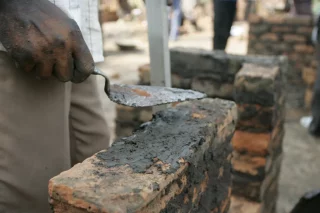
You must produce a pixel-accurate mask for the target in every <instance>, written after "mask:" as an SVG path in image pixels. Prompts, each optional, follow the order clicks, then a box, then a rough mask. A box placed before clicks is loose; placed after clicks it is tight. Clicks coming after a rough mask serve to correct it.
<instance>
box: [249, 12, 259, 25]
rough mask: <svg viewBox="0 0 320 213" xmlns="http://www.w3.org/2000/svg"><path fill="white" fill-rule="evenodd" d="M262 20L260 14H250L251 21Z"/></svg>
mask: <svg viewBox="0 0 320 213" xmlns="http://www.w3.org/2000/svg"><path fill="white" fill-rule="evenodd" d="M261 21H262V18H261V17H260V16H259V15H256V14H250V16H249V23H252V24H257V23H260V22H261Z"/></svg>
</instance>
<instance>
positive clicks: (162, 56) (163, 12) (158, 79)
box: [146, 0, 171, 112]
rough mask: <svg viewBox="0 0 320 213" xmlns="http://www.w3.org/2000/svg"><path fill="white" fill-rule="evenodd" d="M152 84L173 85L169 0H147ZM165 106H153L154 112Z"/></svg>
mask: <svg viewBox="0 0 320 213" xmlns="http://www.w3.org/2000/svg"><path fill="white" fill-rule="evenodd" d="M146 7H147V21H148V37H149V52H150V75H151V85H152V86H166V87H171V68H170V52H169V47H168V10H167V0H146ZM165 108H166V105H164V106H158V107H153V112H156V111H159V110H163V109H165Z"/></svg>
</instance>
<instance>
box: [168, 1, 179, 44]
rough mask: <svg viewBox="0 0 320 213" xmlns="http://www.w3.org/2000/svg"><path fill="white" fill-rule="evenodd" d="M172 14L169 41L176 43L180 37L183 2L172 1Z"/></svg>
mask: <svg viewBox="0 0 320 213" xmlns="http://www.w3.org/2000/svg"><path fill="white" fill-rule="evenodd" d="M171 8H172V13H171V18H170V35H169V39H170V40H172V41H175V40H177V39H178V36H179V29H180V26H181V21H182V8H181V0H172V6H171Z"/></svg>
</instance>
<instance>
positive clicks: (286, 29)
mask: <svg viewBox="0 0 320 213" xmlns="http://www.w3.org/2000/svg"><path fill="white" fill-rule="evenodd" d="M292 31H293V29H292V27H289V26H273V27H272V32H275V33H288V32H292Z"/></svg>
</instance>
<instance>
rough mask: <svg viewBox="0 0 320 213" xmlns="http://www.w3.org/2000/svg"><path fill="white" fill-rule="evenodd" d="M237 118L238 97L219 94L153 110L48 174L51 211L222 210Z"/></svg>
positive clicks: (227, 200)
mask: <svg viewBox="0 0 320 213" xmlns="http://www.w3.org/2000/svg"><path fill="white" fill-rule="evenodd" d="M236 119H237V109H236V104H235V103H233V102H231V101H225V100H220V99H214V100H213V99H204V100H201V101H194V102H187V103H183V104H179V105H177V106H175V107H174V108H170V109H167V110H166V111H162V112H159V113H156V114H155V115H154V117H153V119H152V120H151V121H150V122H148V123H145V124H143V125H142V126H141V127H140V129H138V130H137V131H135V132H134V134H133V135H132V136H129V137H126V138H122V139H119V140H117V141H116V142H115V143H114V144H113V145H112V147H111V148H110V149H108V150H104V151H101V152H99V153H97V154H95V155H94V156H92V157H91V158H89V159H87V160H85V161H84V162H83V163H81V164H77V165H76V166H74V167H73V168H72V169H70V170H68V171H66V172H63V173H61V174H60V175H58V176H57V177H54V178H52V179H51V180H50V183H49V194H50V198H51V201H50V202H51V205H52V207H53V209H54V212H55V213H60V212H73V213H83V212H93V213H95V212H99V213H112V212H114V213H116V212H117V213H119V212H123V213H125V212H141V213H142V212H143V213H151V212H163V213H164V212H172V213H173V212H200V213H201V212H216V213H227V212H228V210H229V206H230V198H231V156H232V154H231V153H232V148H231V143H230V141H231V138H232V136H233V132H234V130H235V125H236Z"/></svg>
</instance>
